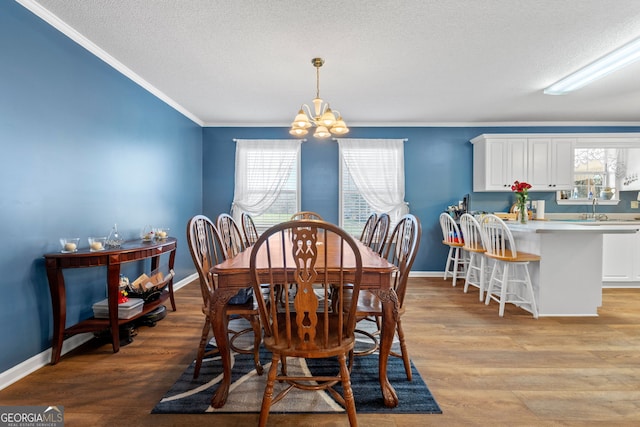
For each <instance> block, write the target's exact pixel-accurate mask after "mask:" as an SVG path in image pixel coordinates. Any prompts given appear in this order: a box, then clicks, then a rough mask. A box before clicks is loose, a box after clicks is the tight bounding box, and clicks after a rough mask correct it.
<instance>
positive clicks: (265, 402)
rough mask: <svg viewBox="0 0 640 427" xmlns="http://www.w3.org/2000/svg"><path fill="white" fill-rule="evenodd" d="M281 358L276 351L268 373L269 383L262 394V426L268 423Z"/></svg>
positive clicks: (260, 424) (260, 423)
mask: <svg viewBox="0 0 640 427" xmlns="http://www.w3.org/2000/svg"><path fill="white" fill-rule="evenodd" d="M279 360H280V356H279V355H277V354H275V353H274V354H273V357H272V358H271V367H270V368H269V374H268V375H267V385H266V386H265V387H264V394H263V395H262V407H261V408H260V420H259V422H258V425H259V426H260V427H265V426H266V425H267V419H268V418H269V411H270V410H271V401H272V400H273V385H274V384H275V382H276V374H277V372H278V362H279Z"/></svg>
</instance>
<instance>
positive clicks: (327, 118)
mask: <svg viewBox="0 0 640 427" xmlns="http://www.w3.org/2000/svg"><path fill="white" fill-rule="evenodd" d="M311 63H312V64H313V66H314V67H316V97H315V98H314V99H313V110H314V113H315V114H311V109H310V108H309V106H308V105H307V104H303V105H302V107H300V111H298V115H297V116H296V118H295V119H294V120H293V123H291V130H289V133H290V134H291V135H294V136H305V135H306V134H307V133H308V132H309V131H308V130H307V129H309V128H310V127H311V126H315V127H316V130H315V132H314V133H313V136H314V137H315V138H328V137H329V136H331V134H334V135H344V134H345V133H347V132H349V128H348V127H347V125H346V124H345V123H344V120H342V116H341V115H340V113H339V112H338V111H335V110H332V109H331V108H330V107H329V104H328V103H326V104H324V105H323V101H322V99H321V98H320V67H322V65H323V64H324V59H322V58H313V59H312V60H311ZM305 108H306V110H307V111H306V112H305Z"/></svg>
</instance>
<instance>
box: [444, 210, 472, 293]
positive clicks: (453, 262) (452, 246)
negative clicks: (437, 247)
mask: <svg viewBox="0 0 640 427" xmlns="http://www.w3.org/2000/svg"><path fill="white" fill-rule="evenodd" d="M440 228H441V229H442V243H443V244H445V245H447V246H448V247H449V253H448V254H447V262H446V264H445V266H444V280H447V277H449V276H451V277H452V279H453V280H452V284H453V286H455V285H456V284H457V282H458V275H459V274H460V273H462V274H463V275H464V274H466V271H467V270H466V266H467V262H466V256H465V254H466V253H465V252H464V251H463V248H464V239H463V236H462V233H461V232H460V227H458V224H457V223H456V222H455V220H454V219H453V218H451V215H449V214H448V213H446V212H443V213H441V214H440Z"/></svg>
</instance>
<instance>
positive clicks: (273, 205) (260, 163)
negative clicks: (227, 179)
mask: <svg viewBox="0 0 640 427" xmlns="http://www.w3.org/2000/svg"><path fill="white" fill-rule="evenodd" d="M301 143H302V141H300V140H289V139H238V140H236V171H235V191H234V195H233V205H232V207H231V215H232V216H233V217H234V219H235V220H236V221H237V222H238V224H240V217H241V215H242V213H243V212H247V213H248V214H249V215H251V217H252V218H253V221H254V222H255V224H256V229H257V230H258V232H259V233H262V232H263V231H264V230H266V229H267V228H269V227H271V226H273V225H275V224H278V223H280V222H283V221H288V220H289V218H290V217H291V215H293V214H294V213H296V212H297V211H299V210H300V209H299V207H300V186H299V182H300V179H299V174H300V144H301Z"/></svg>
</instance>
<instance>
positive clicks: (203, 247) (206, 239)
mask: <svg viewBox="0 0 640 427" xmlns="http://www.w3.org/2000/svg"><path fill="white" fill-rule="evenodd" d="M187 242H188V244H189V251H190V253H191V258H192V259H193V263H194V265H195V267H196V270H197V271H198V277H199V279H200V291H201V293H202V313H203V314H204V316H205V320H204V326H203V327H202V334H201V336H200V344H199V345H198V352H197V356H196V364H195V368H194V371H193V378H198V375H199V374H200V368H201V367H202V362H203V359H204V358H205V357H209V356H211V355H213V354H216V353H217V352H218V349H217V348H214V349H213V350H211V351H208V352H207V351H206V347H207V343H208V342H209V341H210V339H211V337H212V335H211V332H212V328H211V325H212V323H211V319H210V312H209V311H210V308H211V304H210V302H211V296H212V294H213V292H214V290H216V289H217V282H216V277H215V275H214V274H213V273H211V268H212V267H213V266H214V265H216V264H220V263H221V262H223V261H224V260H225V252H224V249H223V246H222V241H221V239H220V234H219V233H218V230H217V228H216V226H215V225H214V224H213V222H212V221H211V220H210V219H209V218H207V217H206V216H204V215H196V216H194V217H193V218H191V219H190V220H189V222H188V224H187ZM252 291H253V289H252ZM252 293H253V292H252ZM226 313H227V319H229V318H231V317H238V316H239V317H242V318H245V319H247V320H248V321H249V323H250V324H251V328H246V329H243V330H239V331H236V330H231V329H230V330H229V334H230V337H229V344H230V347H231V349H232V350H234V351H236V352H238V353H244V354H253V359H254V364H255V367H256V372H257V373H258V374H262V371H263V368H262V365H261V363H260V353H259V350H260V342H261V337H262V331H261V328H260V319H259V314H258V306H257V303H256V301H255V300H254V298H251V299H250V301H248V302H245V303H244V304H229V303H228V304H227V306H226ZM249 332H253V347H252V348H250V349H247V348H240V347H238V346H236V345H235V340H236V339H237V338H239V337H240V336H241V335H244V334H246V333H249Z"/></svg>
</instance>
